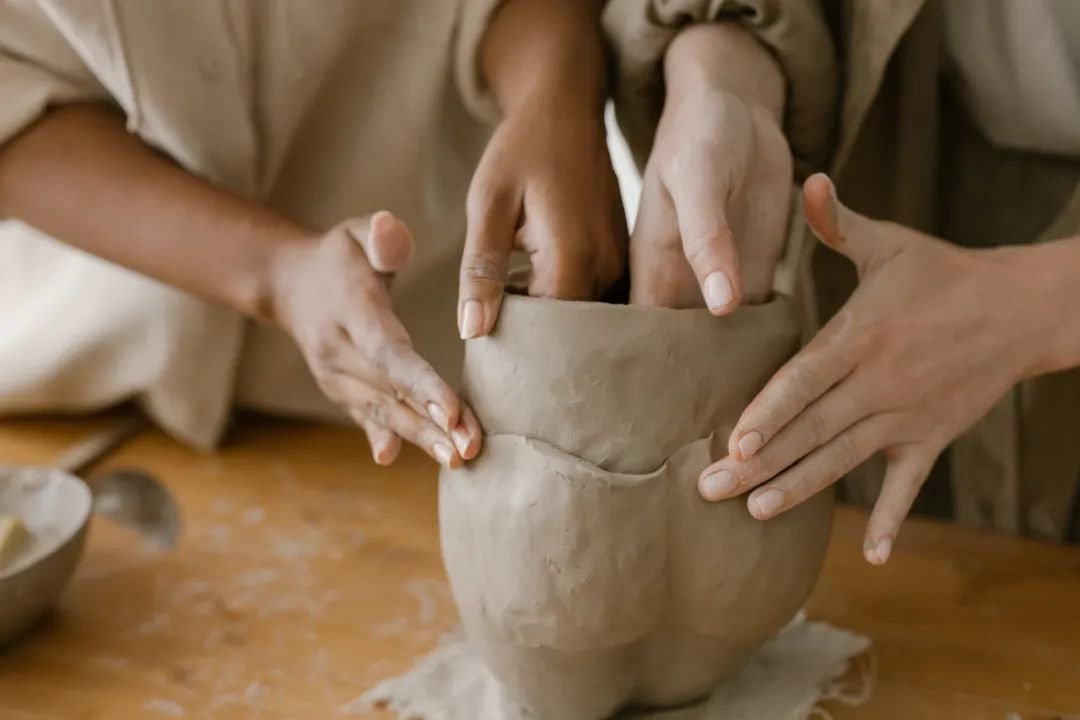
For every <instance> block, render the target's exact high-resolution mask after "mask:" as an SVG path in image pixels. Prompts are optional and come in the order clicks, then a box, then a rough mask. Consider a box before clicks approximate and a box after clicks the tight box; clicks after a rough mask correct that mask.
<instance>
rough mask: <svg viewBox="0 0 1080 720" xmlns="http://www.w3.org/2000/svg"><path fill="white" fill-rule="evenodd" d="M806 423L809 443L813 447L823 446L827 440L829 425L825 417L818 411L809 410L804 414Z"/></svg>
mask: <svg viewBox="0 0 1080 720" xmlns="http://www.w3.org/2000/svg"><path fill="white" fill-rule="evenodd" d="M806 421H807V424H808V426H809V432H810V442H811V443H812V444H813V445H814V446H815V447H820V446H821V445H824V444H825V443H826V442H827V441H828V440H829V423H828V421H827V420H826V419H825V415H824V414H823V413H822V412H820V411H819V410H810V411H808V412H807V413H806Z"/></svg>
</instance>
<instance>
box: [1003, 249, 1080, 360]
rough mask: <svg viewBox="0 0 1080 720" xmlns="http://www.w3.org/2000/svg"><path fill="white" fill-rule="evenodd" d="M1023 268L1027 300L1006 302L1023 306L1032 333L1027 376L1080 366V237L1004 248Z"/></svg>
mask: <svg viewBox="0 0 1080 720" xmlns="http://www.w3.org/2000/svg"><path fill="white" fill-rule="evenodd" d="M1001 252H1003V253H1006V254H1008V255H1010V256H1011V257H1010V258H1009V261H1011V262H1014V263H1015V264H1017V265H1018V266H1019V267H1020V268H1021V272H1022V273H1023V278H1024V281H1023V287H1022V289H1021V290H1020V292H1022V293H1023V294H1024V295H1026V296H1027V297H1024V298H1002V300H1003V301H1005V302H1010V303H1011V304H1017V305H1020V307H1022V308H1023V315H1024V316H1025V317H1023V318H1021V319H1019V320H1018V322H1023V323H1024V324H1025V325H1027V327H1028V328H1030V329H1031V330H1032V332H1033V333H1034V334H1035V337H1032V338H1030V340H1031V342H1030V345H1029V347H1030V348H1031V349H1032V350H1034V351H1035V352H1036V353H1037V354H1036V356H1035V357H1033V358H1032V360H1031V363H1030V366H1029V371H1028V372H1027V373H1026V375H1027V376H1028V377H1030V376H1034V375H1041V374H1044V373H1051V372H1059V371H1062V370H1068V369H1071V368H1076V367H1080V282H1077V277H1078V276H1080V236H1077V237H1071V238H1066V239H1063V240H1055V241H1053V242H1047V243H1038V244H1035V245H1026V246H1020V247H1016V246H1014V247H1008V248H1002V250H1001Z"/></svg>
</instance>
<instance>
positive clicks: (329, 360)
mask: <svg viewBox="0 0 1080 720" xmlns="http://www.w3.org/2000/svg"><path fill="white" fill-rule="evenodd" d="M311 358H312V360H313V361H314V363H315V364H316V365H317V366H319V367H323V368H336V367H337V364H338V361H339V360H340V358H341V343H340V341H338V339H337V338H336V337H334V336H332V335H330V334H327V333H320V334H319V335H318V336H317V338H316V339H315V341H314V343H313V345H312V348H311Z"/></svg>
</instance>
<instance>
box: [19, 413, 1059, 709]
mask: <svg viewBox="0 0 1080 720" xmlns="http://www.w3.org/2000/svg"><path fill="white" fill-rule="evenodd" d="M97 422H99V421H98V420H93V419H91V420H84V421H78V422H49V421H41V422H7V423H0V461H2V462H5V463H28V464H30V463H44V462H47V461H48V459H49V458H51V457H53V456H55V455H56V454H57V453H58V452H59V451H60V450H61V449H62V448H63V447H64V446H65V445H66V444H68V443H71V442H73V441H75V440H77V439H78V438H80V437H83V436H85V435H86V434H87V432H88V431H90V430H92V429H93V428H94V427H95V424H96V423H97ZM107 464H108V465H114V466H115V465H131V466H138V467H142V468H145V469H148V470H151V471H152V472H154V473H156V474H158V475H159V477H160V478H161V479H162V480H163V481H164V482H165V483H166V484H167V485H168V486H169V487H170V488H171V489H172V491H173V492H174V493H175V494H176V496H177V497H178V499H179V501H180V503H181V505H182V507H183V511H184V513H185V517H184V520H185V532H184V538H183V541H182V544H181V547H180V548H179V549H178V550H176V551H174V552H169V553H160V552H157V551H152V550H150V549H148V548H146V547H143V546H141V544H140V543H139V542H138V541H136V540H135V539H134V538H133V537H132V536H131V535H130V534H128V533H127V532H125V531H122V530H119V529H117V528H116V527H112V526H110V525H109V524H108V522H107V521H104V520H101V521H96V522H95V524H94V526H93V529H92V532H91V536H90V540H89V544H88V546H87V551H86V555H85V557H84V560H83V562H82V565H81V566H80V568H79V570H78V571H77V573H76V576H75V578H74V579H73V581H72V583H71V585H70V586H69V588H68V590H67V592H66V593H65V595H64V596H63V599H62V601H61V603H60V606H59V609H58V612H57V613H56V614H55V616H54V617H53V618H52V620H51V621H50V622H48V623H47V624H46V625H45V626H44V627H42V628H41V629H40V630H39V631H37V632H36V633H34V634H32V635H31V636H30V637H28V638H27V639H26V640H25V641H24V642H23V643H22V644H20V645H18V646H16V647H15V648H13V649H12V650H10V651H8V652H7V653H6V654H2V655H0V718H2V719H3V720H40V719H42V718H63V719H64V720H75V719H86V720H89V719H98V718H102V719H108V720H124V719H126V718H148V719H150V720H153V719H154V718H170V717H188V718H206V719H208V720H219V719H221V720H225V719H230V718H266V719H267V720H279V719H280V720H284V719H285V718H293V719H295V720H308V719H319V720H323V719H326V718H334V717H343V715H342V714H341V713H340V710H341V708H342V707H343V706H345V705H346V704H347V703H348V702H349V701H351V700H352V699H354V698H356V697H357V696H358V695H359V694H360V693H361V692H363V691H364V690H365V689H366V688H368V687H369V686H371V685H372V684H373V683H375V682H376V681H378V680H380V679H382V678H385V677H387V676H390V675H393V674H396V673H399V672H400V671H403V670H405V669H406V668H407V667H408V666H409V665H410V664H411V663H412V662H413V661H414V660H415V659H416V658H418V657H419V656H420V655H421V654H423V653H424V652H425V651H427V650H428V649H429V648H431V647H432V646H433V645H434V644H435V643H436V642H437V641H438V639H439V638H440V636H442V635H443V634H444V633H446V632H447V631H449V630H451V629H452V628H453V627H454V624H455V615H454V608H453V603H452V601H451V599H450V596H449V594H448V592H447V589H446V585H445V581H444V577H443V572H442V567H441V563H440V559H439V550H438V530H437V526H436V509H435V503H436V493H435V468H434V466H433V465H432V464H431V463H429V462H428V461H427V460H426V459H424V458H422V457H421V456H420V455H419V454H418V453H416V452H407V453H406V454H405V455H404V456H403V457H402V459H401V460H400V461H399V462H398V463H397V464H396V465H395V466H394V467H392V468H389V469H381V468H377V467H376V466H375V465H373V464H372V463H371V461H370V460H369V459H368V456H367V449H366V445H365V443H364V440H363V438H362V436H361V435H360V434H359V433H357V432H353V431H349V430H347V429H328V428H325V427H312V426H304V425H296V424H283V423H273V422H269V421H256V420H250V421H245V422H244V423H242V424H241V426H240V427H239V429H238V430H236V431H235V432H234V434H233V436H232V438H231V440H230V443H229V444H228V446H227V447H226V448H225V449H224V450H223V451H222V452H220V453H219V454H216V455H202V454H198V453H196V452H192V451H190V450H186V449H184V448H182V447H180V446H179V445H177V444H175V443H173V442H172V441H170V440H168V439H167V438H165V437H164V436H162V435H160V434H157V433H148V434H146V435H144V436H142V437H140V438H138V439H136V440H135V441H134V442H133V443H132V444H130V445H129V446H128V447H126V448H125V449H123V450H121V451H120V452H119V453H118V454H117V455H116V456H114V457H113V458H112V459H111V460H109V461H108V463H107ZM864 521H865V517H864V516H863V515H862V514H860V513H857V512H854V511H851V510H841V511H839V513H838V514H837V522H836V530H835V533H834V539H833V544H832V547H831V549H830V552H829V556H828V559H827V562H826V567H825V571H824V574H823V575H822V578H821V581H820V583H819V586H818V589H817V591H816V593H815V595H814V596H813V599H812V601H811V602H810V605H809V612H810V615H811V616H812V617H814V618H820V619H824V620H828V621H829V622H831V623H833V624H835V625H838V626H841V627H845V628H849V629H852V630H855V631H858V632H860V633H864V634H867V635H869V636H871V637H872V638H873V640H874V648H873V650H872V651H871V653H870V655H869V657H867V658H864V659H862V661H861V662H862V663H863V665H864V669H865V668H870V669H871V670H872V671H873V673H874V675H875V678H876V683H875V690H874V695H873V699H872V700H871V701H870V703H869V704H867V705H865V706H863V707H861V708H848V707H842V706H838V705H835V704H833V705H827V706H826V707H827V709H828V711H829V712H830V713H831V714H832V716H833V717H835V718H837V719H838V720H843V719H845V718H875V719H877V720H893V719H895V720H901V719H902V720H912V719H914V718H919V719H924V720H936V719H938V718H941V719H943V720H944V719H946V718H947V719H948V720H957V719H958V718H962V719H965V720H982V719H983V718H985V719H987V720H989V719H991V718H992V719H993V720H1007V719H1009V718H1042V719H1045V720H1049V719H1050V718H1063V717H1068V713H1070V712H1072V713H1077V712H1080V550H1078V549H1075V548H1063V547H1056V546H1051V545H1043V544H1037V543H1034V542H1026V541H1019V540H1013V539H1008V538H1003V537H994V536H989V535H983V534H977V533H973V532H970V531H965V530H961V529H957V528H952V527H946V526H942V525H937V524H933V523H929V522H925V521H912V522H910V523H909V524H908V525H906V526H905V529H904V532H903V535H902V537H901V539H900V541H899V543H898V545H897V548H896V551H895V553H894V555H893V559H892V560H891V561H890V563H889V564H888V566H887V567H885V568H881V569H877V568H872V567H870V566H868V565H866V564H865V563H864V562H863V560H862V558H861V554H860V546H861V537H862V529H863V524H864ZM378 717H385V716H384V715H380V716H378Z"/></svg>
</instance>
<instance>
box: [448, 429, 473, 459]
mask: <svg viewBox="0 0 1080 720" xmlns="http://www.w3.org/2000/svg"><path fill="white" fill-rule="evenodd" d="M450 439H452V440H453V441H454V447H456V448H457V451H458V455H460V456H461V457H462V459H466V458H465V455H466V453H468V452H469V444H470V442H469V431H468V430H466V429H465V428H463V427H456V428H454V429H453V430H451V431H450Z"/></svg>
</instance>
